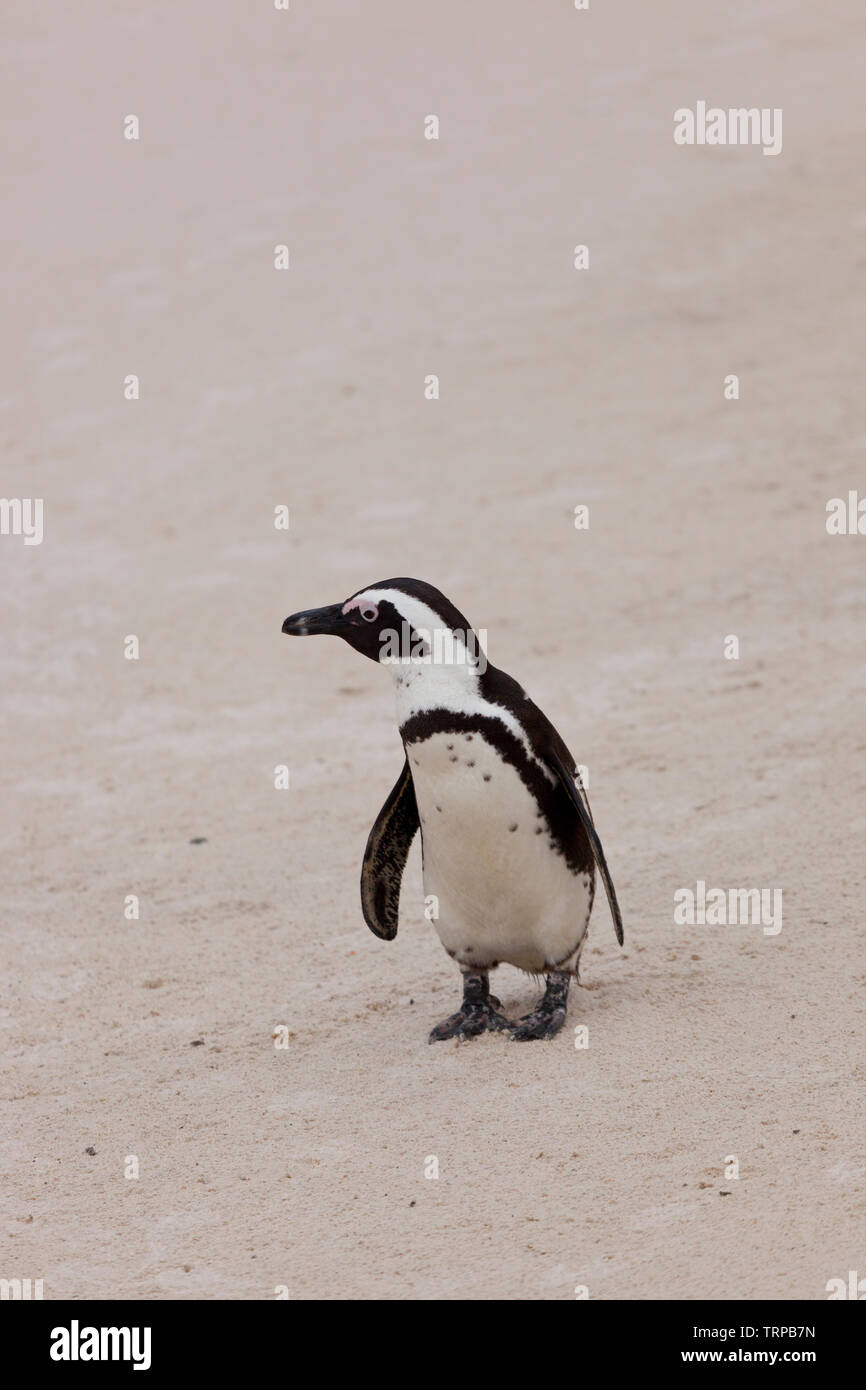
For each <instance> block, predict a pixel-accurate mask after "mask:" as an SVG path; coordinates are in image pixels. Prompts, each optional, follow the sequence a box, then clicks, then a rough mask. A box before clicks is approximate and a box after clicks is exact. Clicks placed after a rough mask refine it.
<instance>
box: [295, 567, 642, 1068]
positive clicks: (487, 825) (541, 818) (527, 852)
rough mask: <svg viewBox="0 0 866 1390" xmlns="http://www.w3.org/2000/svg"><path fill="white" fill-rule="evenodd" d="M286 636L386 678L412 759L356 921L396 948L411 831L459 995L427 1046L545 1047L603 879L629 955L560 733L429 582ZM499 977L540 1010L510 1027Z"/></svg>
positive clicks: (354, 599) (391, 582)
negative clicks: (338, 647) (498, 1036)
mask: <svg viewBox="0 0 866 1390" xmlns="http://www.w3.org/2000/svg"><path fill="white" fill-rule="evenodd" d="M282 630H283V632H284V633H286V634H287V635H288V636H293V637H306V636H311V635H314V634H317V633H328V634H331V635H333V636H336V637H342V638H343V640H344V641H346V642H348V643H349V645H350V646H351V647H354V649H355V650H356V651H357V652H360V653H361V654H362V655H363V656H366V657H369V658H370V659H371V660H373V661H377V662H379V663H380V664H381V665H385V666H387V667H388V668H389V670H390V672H391V676H392V678H393V682H394V689H395V693H396V704H397V723H398V726H399V731H400V738H401V740H402V743H403V750H404V755H405V756H404V762H403V767H402V769H401V772H400V775H399V777H398V778H397V781H396V782H395V784H394V786H393V788H392V790H391V792H390V794H389V796H388V798H387V800H386V801H385V804H384V806H383V807H382V809H381V811H380V812H379V814H378V816H377V817H376V820H375V823H374V825H373V828H372V830H371V831H370V834H369V837H368V840H367V846H366V849H365V852H364V859H363V864H362V868H361V907H362V911H363V914H364V920H365V922H366V923H367V926H368V927H369V928H370V930H371V931H372V932H373V933H374V934H375V935H376V936H378V937H380V938H382V939H383V940H385V941H392V940H393V939H394V937H395V936H396V935H397V920H398V910H399V903H400V888H401V884H402V879H403V871H404V868H405V866H406V860H407V857H408V854H409V849H410V846H411V844H412V841H413V839H414V837H415V834H416V832H417V831H420V835H421V851H422V875H423V883H424V894H425V898H426V900H427V903H428V904H429V905H430V911H429V915H430V916H431V919H432V920H433V922H434V925H435V928H436V931H437V933H438V936H439V939H440V941H441V943H442V945H443V946H444V948H445V950H446V952H447V953H448V955H449V956H450V957H451V959H452V960H453V961H454V962H455V964H456V965H457V967H458V968H459V970H460V972H461V975H462V980H463V1002H462V1004H461V1006H460V1008H459V1009H458V1010H457V1012H456V1013H454V1014H452V1015H451V1016H450V1017H449V1018H446V1019H444V1020H443V1021H442V1022H441V1023H439V1024H437V1025H436V1027H435V1028H434V1029H433V1030H432V1032H431V1033H430V1037H429V1041H430V1042H439V1041H442V1040H444V1039H447V1038H470V1037H476V1036H477V1035H478V1034H480V1033H483V1032H485V1031H488V1030H490V1031H497V1032H502V1033H506V1034H508V1035H509V1036H510V1037H511V1038H513V1039H514V1040H516V1041H519V1042H524V1041H529V1040H533V1039H539V1038H552V1037H554V1036H555V1035H556V1033H558V1032H559V1030H560V1029H561V1028H562V1025H563V1023H564V1022H565V1016H566V1008H567V1003H568V991H569V985H570V983H571V980H572V979H573V978H578V967H579V964H580V955H581V951H582V950H583V946H584V942H585V940H586V932H587V927H588V924H589V917H590V913H591V912H592V905H593V898H594V896H595V879H596V871H598V873H599V875H600V877H601V880H602V883H603V884H604V888H605V892H606V894H607V899H608V903H609V905H610V911H611V915H612V918H613V925H614V930H615V932H616V938H617V941H618V942H619V943H620V945H622V943H623V927H622V917H621V914H620V909H619V904H618V903H617V898H616V893H615V891H614V886H613V882H612V880H611V876H610V872H609V870H608V867H607V862H606V860H605V856H604V851H603V849H602V845H601V841H600V839H599V837H598V833H597V831H596V829H595V824H594V822H593V818H592V812H591V811H590V807H589V801H588V799H587V796H586V792H585V790H584V788H583V787H582V785H581V784H580V782H579V781H577V780H575V773H576V763H575V760H574V758H573V757H572V755H571V753H570V752H569V751H568V748H567V747H566V745H565V743H564V742H563V740H562V738H561V737H560V735H559V734H558V733H557V731H556V729H555V728H554V727H553V725H552V724H551V723H550V721H549V720H548V719H547V718H546V716H545V715H544V714H543V713H542V711H541V710H540V709H539V708H538V706H537V705H535V704H533V702H532V700H530V698H529V696H528V695H527V694H526V692H525V691H524V690H523V688H522V687H521V686H520V685H518V683H517V681H516V680H514V679H513V678H512V677H511V676H509V675H507V674H506V673H505V672H504V671H500V670H497V669H496V667H494V666H492V665H490V664H489V662H488V661H487V658H486V653H485V652H484V651H482V649H481V647H480V644H479V642H478V638H477V636H476V634H475V632H474V631H473V629H472V628H471V627H470V626H469V623H468V622H467V620H466V619H465V618H464V616H463V614H462V613H460V612H459V611H458V610H457V609H456V608H455V607H454V605H453V604H452V603H451V602H450V601H449V600H448V599H447V598H446V597H445V596H444V594H442V593H440V591H439V590H438V589H436V588H434V587H433V585H432V584H427V583H425V582H424V581H422V580H419V579H406V578H402V579H385V580H381V581H380V582H379V583H376V584H372V585H369V586H368V587H367V588H364V589H359V590H358V592H357V593H355V594H352V595H351V597H350V598H348V599H346V600H345V601H344V602H342V603H335V604H331V605H330V606H328V607H325V608H314V609H309V610H306V611H302V612H299V613H293V614H292V615H291V616H290V617H288V618H286V620H285V622H284V623H283V627H282ZM502 963H505V964H508V965H513V966H516V967H517V968H518V969H519V970H523V971H525V972H527V973H529V974H531V975H534V976H536V977H539V976H542V975H543V976H544V977H545V990H544V995H543V997H542V998H541V1000H540V1001H539V1003H538V1004H537V1005H536V1007H535V1008H534V1009H533V1010H532V1011H531V1012H530V1013H528V1014H526V1015H525V1016H524V1017H522V1018H520V1019H519V1020H517V1021H516V1022H510V1021H509V1020H508V1019H507V1018H506V1017H505V1016H504V1015H503V1013H502V1012H501V1008H502V1006H501V1004H500V1001H499V1000H498V999H497V998H496V997H495V996H494V995H493V994H491V992H490V972H491V971H492V970H495V969H496V967H497V966H498V965H500V964H502Z"/></svg>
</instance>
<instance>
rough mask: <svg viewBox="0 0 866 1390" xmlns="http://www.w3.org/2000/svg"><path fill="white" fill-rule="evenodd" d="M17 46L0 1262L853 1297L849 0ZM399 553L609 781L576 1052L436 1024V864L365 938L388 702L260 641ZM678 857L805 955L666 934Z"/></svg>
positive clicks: (857, 779) (857, 100)
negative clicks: (15, 502)
mask: <svg viewBox="0 0 866 1390" xmlns="http://www.w3.org/2000/svg"><path fill="white" fill-rule="evenodd" d="M3 28H4V30H5V35H6V40H7V42H6V45H5V49H6V67H7V73H6V81H5V82H4V84H3V85H4V91H5V95H4V97H3V99H2V101H3V109H4V116H5V122H6V126H7V131H8V132H9V134H8V138H7V141H6V152H5V155H4V160H5V163H6V166H7V168H6V173H7V180H6V181H7V189H8V193H7V199H6V202H7V209H8V214H7V218H6V234H5V239H4V240H5V244H4V254H3V257H2V277H3V281H4V298H5V301H6V303H7V306H8V307H7V315H6V320H7V329H6V332H5V333H4V335H3V339H4V342H3V363H2V376H3V385H2V389H0V398H2V400H0V404H2V416H0V419H2V425H3V456H4V467H3V482H2V492H3V496H4V497H5V498H7V499H13V498H17V499H27V498H29V499H36V498H39V499H42V502H43V518H44V527H43V529H44V533H43V535H42V538H41V543H39V544H27V543H26V539H27V538H26V536H25V535H23V534H14V527H11V526H10V533H9V534H4V535H2V536H0V586H2V594H3V601H2V604H0V650H2V654H3V662H2V664H3V673H4V679H3V683H2V729H3V734H2V763H0V776H2V783H3V810H2V819H0V844H2V850H3V859H4V864H5V872H4V891H3V895H2V898H3V911H2V930H3V953H2V965H3V968H2V977H3V981H2V983H3V987H2V1001H0V1024H2V1030H3V1031H2V1035H0V1036H2V1040H3V1048H2V1054H3V1066H2V1094H3V1106H2V1110H3V1123H2V1129H3V1146H2V1184H0V1186H2V1190H3V1194H4V1196H3V1206H4V1219H3V1227H4V1231H3V1234H4V1237H5V1239H4V1251H3V1261H2V1264H3V1268H2V1270H0V1274H2V1275H3V1277H7V1278H32V1279H40V1278H41V1279H43V1281H44V1297H45V1298H46V1299H48V1298H58V1299H61V1298H74V1299H92V1298H115V1299H140V1300H147V1299H176V1298H181V1299H215V1298H231V1299H272V1298H274V1297H277V1296H280V1293H279V1292H278V1291H281V1290H282V1291H287V1293H288V1296H289V1297H290V1298H291V1299H329V1300H330V1299H333V1300H344V1299H386V1300H395V1299H400V1300H420V1299H437V1300H438V1299H445V1300H453V1299H472V1300H494V1299H507V1300H517V1299H530V1300H547V1299H569V1300H573V1299H575V1297H583V1296H584V1295H585V1296H588V1297H589V1298H590V1299H629V1300H638V1299H660V1298H673V1299H677V1300H690V1299H704V1298H709V1299H743V1300H748V1299H755V1298H770V1299H789V1298H797V1299H826V1298H827V1296H828V1294H827V1285H828V1281H830V1280H832V1279H834V1278H842V1279H846V1278H847V1276H848V1271H849V1270H859V1271H860V1273H861V1276H866V1221H864V1194H866V1157H864V1148H863V1118H864V1105H863V1083H864V1070H866V1069H864V1049H863V1013H864V1010H863V997H864V996H863V985H864V980H866V962H864V951H863V945H862V940H863V923H862V884H863V843H864V829H866V816H864V791H866V760H864V755H866V727H864V694H863V691H864V684H866V654H864V643H863V633H864V571H866V535H859V534H844V535H831V534H829V533H828V530H827V525H826V519H827V510H826V509H827V504H828V502H829V501H830V500H831V499H834V498H841V499H847V498H848V495H849V492H850V491H852V490H854V491H856V490H857V489H858V488H859V489H860V494H859V495H860V496H863V497H864V498H866V472H864V466H863V456H864V443H866V423H864V412H863V400H864V391H863V361H864V349H866V324H864V314H863V272H864V265H866V254H864V232H866V210H864V209H866V196H864V195H866V188H864V185H866V176H864V169H863V160H862V148H863V141H864V136H866V129H864V128H866V108H864V104H863V100H862V55H863V49H864V42H866V14H864V12H863V9H862V6H860V5H859V4H856V3H854V2H853V0H827V3H825V4H824V5H823V6H822V7H816V6H814V5H811V4H806V3H804V2H803V0H753V3H752V4H750V5H748V6H720V5H716V4H709V3H701V4H696V3H695V0H663V3H661V4H658V5H652V6H650V5H647V4H645V3H640V0H626V2H625V3H623V4H620V5H608V4H604V3H601V0H593V3H592V6H591V8H590V10H589V11H587V12H578V11H576V10H575V9H574V8H573V6H571V5H570V4H569V3H553V2H552V0H545V3H542V4H539V5H534V6H527V5H525V4H520V3H517V0H504V2H500V3H495V4H494V3H492V0H476V3H473V4H472V5H466V4H465V3H463V4H461V3H458V2H457V0H440V3H438V4H437V5H435V6H432V7H430V6H426V5H420V4H406V3H397V0H375V2H374V3H370V4H365V5H360V4H351V3H348V0H343V2H342V3H335V2H334V0H321V3H320V2H319V0H317V3H316V4H315V5H314V6H312V5H310V6H305V5H303V4H300V3H295V4H293V5H292V8H291V9H290V10H289V11H288V12H281V11H276V10H274V9H273V7H272V6H269V5H268V4H261V5H257V6H255V5H254V6H242V5H238V4H234V3H231V2H230V0H209V2H208V3H204V0H185V3H183V4H177V3H167V0H160V2H159V3H152V4H149V5H148V6H143V7H121V8H120V9H119V8H118V7H117V6H115V5H111V4H109V3H108V0H89V3H88V4H87V5H85V6H83V7H61V8H60V9H59V10H58V11H56V12H54V11H52V13H51V15H50V16H49V15H48V14H46V13H45V12H43V10H42V9H41V7H36V8H34V7H33V6H32V5H28V4H25V3H23V0H11V3H10V5H9V6H8V7H7V11H6V15H5V18H4V21H3ZM699 101H704V102H706V103H708V104H710V105H717V106H718V107H721V108H725V109H727V108H741V107H747V108H748V107H757V108H761V109H764V108H767V109H768V110H776V109H778V110H780V111H781V112H782V113H783V125H782V127H781V130H782V141H781V148H780V150H779V151H778V153H775V154H769V155H765V154H764V152H763V149H762V148H761V146H760V145H757V144H750V145H740V146H732V145H730V144H729V145H727V146H713V145H709V144H704V145H703V146H699V145H698V144H694V145H691V146H689V145H679V144H677V143H676V142H675V140H674V135H673V132H674V112H675V111H676V110H677V109H679V108H689V109H693V108H695V106H696V103H697V102H699ZM131 115H132V116H135V117H137V120H138V127H139V128H138V139H129V138H126V134H125V131H128V130H129V129H130V128H131V127H129V126H127V125H125V123H126V122H127V120H128V117H129V116H131ZM431 115H435V116H436V117H437V119H438V123H439V128H438V139H428V138H425V121H426V120H427V118H428V117H430V116H431ZM428 129H429V127H428ZM280 246H285V247H286V248H287V253H288V268H287V269H278V268H276V267H275V257H277V258H278V257H279V253H278V252H276V251H275V248H277V247H280ZM577 246H585V247H586V248H587V255H588V265H587V267H586V268H585V269H576V268H575V264H574V262H575V248H576V247H577ZM731 376H736V377H737V379H738V396H736V397H734V398H726V390H725V382H726V379H729V378H730V377H731ZM431 377H436V378H437V381H438V398H433V399H428V395H429V394H430V393H429V389H428V391H427V392H426V393H425V382H427V381H428V380H429V378H431ZM132 378H135V379H136V384H135V385H133V386H130V382H131V379H132ZM281 507H284V508H288V515H289V526H288V529H280V528H278V527H277V526H275V515H276V511H275V509H278V508H281ZM578 507H586V508H588V517H589V525H588V527H587V528H581V529H578V528H577V527H576V526H575V508H578ZM864 511H866V507H864ZM9 515H10V516H11V515H12V513H11V512H10V513H9ZM855 517H856V511H855ZM863 520H864V530H866V517H864V519H863ZM392 575H413V576H417V577H419V578H422V579H426V580H428V581H430V582H431V583H433V584H435V585H437V586H438V587H439V588H440V589H442V590H443V591H444V592H445V593H446V594H447V595H448V596H449V598H451V599H452V600H453V601H454V603H456V604H457V606H458V607H459V608H461V609H462V610H463V611H464V612H465V613H466V614H467V616H468V618H469V619H470V621H471V622H472V623H473V624H474V626H475V627H476V628H481V629H484V630H485V631H486V633H487V645H488V651H489V656H490V659H491V660H492V661H493V662H494V663H495V664H496V665H497V666H499V667H502V668H504V669H505V670H506V671H508V672H510V673H511V674H512V675H514V676H515V677H516V678H517V679H518V680H519V681H521V683H522V684H523V685H524V686H525V687H526V689H527V690H528V692H529V693H530V694H531V696H532V698H533V699H534V700H535V701H536V702H537V703H538V704H539V705H540V706H541V707H542V709H544V710H545V712H546V713H547V714H548V715H549V716H550V718H551V719H552V720H553V722H554V723H555V724H556V726H557V728H558V729H559V730H560V732H561V733H562V734H563V736H564V738H565V739H566V741H567V743H568V744H569V746H570V747H571V749H572V750H573V752H574V753H575V755H576V757H577V759H578V761H579V762H580V763H582V764H584V765H585V766H586V767H587V768H588V778H589V790H590V795H591V798H592V806H593V812H594V815H595V819H596V823H597V825H598V828H599V831H600V833H601V836H602V839H603V841H604V845H605V849H606V852H607V856H608V861H609V863H610V867H611V870H612V873H613V877H614V881H615V883H616V886H617V891H618V894H619V900H620V903H621V906H622V911H623V917H624V921H625V946H624V949H622V950H620V949H619V947H618V946H617V943H616V941H615V939H614V934H613V930H612V927H611V921H610V916H609V913H608V910H607V905H606V903H605V901H604V897H603V895H601V894H600V895H599V897H598V899H597V902H596V906H595V910H594V913H593V918H592V922H591V926H590V939H589V943H588V946H587V948H586V951H585V952H584V956H583V966H582V977H583V978H582V987H581V988H576V989H573V990H572V996H571V1001H570V1006H569V1014H568V1021H567V1024H566V1027H565V1028H564V1030H563V1031H562V1032H561V1033H560V1034H559V1036H558V1037H557V1038H556V1039H554V1040H552V1041H550V1042H545V1043H532V1044H528V1045H523V1046H518V1045H516V1044H514V1043H513V1042H511V1041H510V1040H509V1039H507V1038H505V1037H503V1036H501V1035H493V1034H486V1035H484V1036H482V1037H480V1038H478V1039H475V1040H473V1041H467V1042H448V1043H443V1044H439V1045H437V1046H429V1045H428V1042H427V1035H428V1032H429V1030H430V1028H431V1027H432V1025H433V1024H435V1023H436V1022H437V1021H438V1020H439V1019H441V1018H443V1017H444V1016H445V1015H446V1014H447V1013H450V1012H451V1011H452V1010H453V1009H454V1008H456V1006H457V1003H458V1002H459V990H460V984H459V978H458V974H457V971H456V970H455V968H454V965H453V964H452V962H451V961H449V960H448V958H447V956H446V955H445V953H444V951H443V950H442V947H441V945H440V944H439V941H438V940H437V938H436V935H435V933H434V932H433V930H432V928H431V925H430V923H429V922H427V921H425V920H424V913H423V907H424V903H423V893H422V885H421V876H420V854H419V849H418V846H417V844H416V845H415V847H414V848H413V851H412V854H411V858H410V862H409V866H408V869H407V874H406V878H405V883H404V891H403V900H402V920H401V926H400V931H399V933H398V935H397V938H396V940H394V941H393V942H383V941H379V940H377V939H375V938H374V937H373V936H372V935H371V933H370V932H369V931H368V930H367V928H366V927H365V925H364V921H363V918H362V915H361V908H360V901H359V892H358V876H359V871H360V865H361V858H362V855H363V851H364V845H365V841H366V837H367V834H368V831H369V829H370V826H371V824H372V823H373V820H374V818H375V816H376V814H377V813H378V811H379V809H380V807H381V805H382V802H383V801H384V799H385V796H386V795H387V793H388V791H389V790H390V788H391V786H392V784H393V782H394V780H395V778H396V776H397V774H398V772H399V770H400V766H401V762H402V758H403V753H402V749H401V745H400V740H399V736H398V733H397V729H396V725H395V719H394V697H393V693H392V690H391V682H390V680H389V678H388V676H387V674H386V673H385V672H383V671H381V670H377V669H376V667H375V666H374V665H373V663H371V662H368V661H364V660H362V659H361V657H359V656H358V655H357V654H356V653H354V652H353V651H351V650H350V649H349V647H348V646H346V645H344V644H343V643H340V642H338V641H333V640H330V639H324V638H323V639H319V640H317V641H305V642H289V641H288V640H287V639H286V638H285V637H283V636H281V633H280V627H281V623H282V621H283V619H284V618H285V616H286V615H287V614H288V613H291V612H293V611H295V610H297V609H301V608H304V607H307V606H315V605H319V604H326V603H334V602H336V601H337V600H341V599H344V598H345V597H347V596H348V595H349V594H352V593H354V592H355V591H356V590H358V589H359V588H360V587H362V586H363V585H366V584H370V583H373V582H374V581H376V580H380V579H383V578H387V577H389V576H392ZM732 637H734V638H736V639H737V643H736V645H737V647H738V655H737V656H736V657H734V658H731V656H730V652H731V644H730V641H729V639H730V638H732ZM130 638H136V639H137V646H138V654H137V659H128V653H129V652H130V650H132V649H133V648H134V645H135V644H130V641H129V639H130ZM726 652H727V654H726ZM280 766H284V767H286V768H287V769H288V773H289V787H288V789H287V790H283V789H277V788H276V787H275V768H278V767H280ZM699 884H704V885H706V891H707V892H709V891H710V890H711V889H713V888H719V889H722V890H724V891H725V893H727V892H728V890H731V889H733V890H737V892H739V890H751V889H759V890H766V891H767V892H768V893H769V894H771V895H772V894H773V893H775V892H778V893H779V894H780V895H781V896H780V898H779V899H778V900H776V899H771V900H772V901H779V902H780V903H781V916H780V918H779V921H778V927H779V929H778V930H776V929H775V926H774V927H771V929H770V930H767V929H766V924H765V923H763V922H751V921H750V922H734V923H731V922H727V923H725V924H718V923H715V924H713V923H707V922H704V923H701V922H699V921H695V922H686V923H683V922H677V921H675V916H674V913H675V901H676V895H677V893H678V892H681V890H685V889H689V890H692V891H694V892H695V893H697V892H698V885H699ZM133 900H135V901H134V903H133ZM130 904H132V906H130ZM134 911H137V914H138V915H137V916H134V915H130V914H131V913H132V912H134ZM494 987H495V989H496V992H497V994H498V995H499V996H500V998H501V999H502V1002H503V1006H504V1008H505V1010H506V1011H507V1012H508V1013H510V1014H511V1015H517V1014H518V1013H521V1012H526V1011H527V1010H528V1009H529V1008H530V1007H531V1006H532V1005H533V1003H534V1001H535V999H536V997H537V994H538V986H537V985H536V984H535V983H534V982H533V981H532V980H531V979H528V978H527V977H525V976H523V975H522V974H520V973H519V972H518V971H516V970H513V969H511V968H509V967H502V968H501V969H500V970H499V971H498V972H497V974H496V977H495V985H494ZM582 1026H585V1027H586V1028H587V1030H588V1032H587V1034H586V1035H585V1036H586V1038H588V1046H586V1047H583V1046H577V1045H576V1043H577V1042H579V1041H580V1039H581V1037H582V1036H584V1035H581V1034H579V1033H576V1032H575V1030H576V1029H578V1028H580V1027H582ZM281 1030H282V1031H281ZM275 1034H276V1036H275ZM283 1041H285V1042H286V1043H287V1045H286V1046H282V1045H279V1044H281V1042H283ZM431 1159H435V1160H436V1163H435V1164H433V1165H431V1163H430V1160H431ZM130 1160H135V1161H134V1162H131V1161H130ZM431 1169H433V1170H436V1171H438V1176H434V1177H431V1176H429V1174H430V1172H431Z"/></svg>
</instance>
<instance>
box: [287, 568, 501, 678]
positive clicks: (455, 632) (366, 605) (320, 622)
mask: <svg viewBox="0 0 866 1390" xmlns="http://www.w3.org/2000/svg"><path fill="white" fill-rule="evenodd" d="M283 632H285V633H286V634H287V635H288V636H290V637H312V636H313V635H314V634H316V633H322V632H323V633H329V634H330V635H331V636H332V637H342V638H343V640H344V641H345V642H348V643H349V646H350V647H354V648H355V651H357V652H360V653H361V654H362V656H368V657H369V658H370V660H371V661H378V662H381V663H382V664H383V665H391V666H394V665H408V664H414V663H425V662H426V663H427V664H430V663H433V664H438V662H439V661H440V660H442V659H443V658H442V654H443V653H446V654H447V655H446V657H445V659H444V660H445V662H447V661H448V659H449V658H450V659H451V660H453V659H454V655H455V653H456V654H457V659H458V660H460V661H461V663H462V664H464V665H469V666H471V667H472V668H473V669H478V667H479V666H481V663H482V662H483V660H484V653H483V651H482V650H481V648H480V645H479V643H478V639H477V638H476V636H475V633H474V632H473V631H472V628H471V627H470V626H469V624H468V622H467V621H466V619H465V618H464V617H463V614H462V613H460V612H458V610H457V609H456V608H455V607H454V605H453V603H450V602H449V600H448V599H447V598H446V597H445V595H444V594H442V593H440V592H439V590H438V589H435V588H434V587H433V585H432V584H426V583H425V582H424V581H423V580H422V579H405V578H404V579H382V580H380V581H379V582H378V583H377V584H371V585H369V586H368V587H367V588H366V589H359V590H358V592H357V593H355V594H352V595H351V596H350V597H349V598H347V599H345V600H344V601H343V602H342V603H332V604H329V605H328V607H326V608H310V609H305V610H303V611H302V612H300V613H292V615H291V617H288V618H286V621H285V622H284V623H283ZM482 669H483V666H482Z"/></svg>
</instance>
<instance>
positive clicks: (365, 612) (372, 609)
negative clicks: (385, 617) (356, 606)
mask: <svg viewBox="0 0 866 1390" xmlns="http://www.w3.org/2000/svg"><path fill="white" fill-rule="evenodd" d="M378 616H379V610H378V608H377V607H376V605H375V603H362V604H361V617H362V618H363V619H364V622H365V623H374V622H375V621H376V619H377V618H378Z"/></svg>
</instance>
